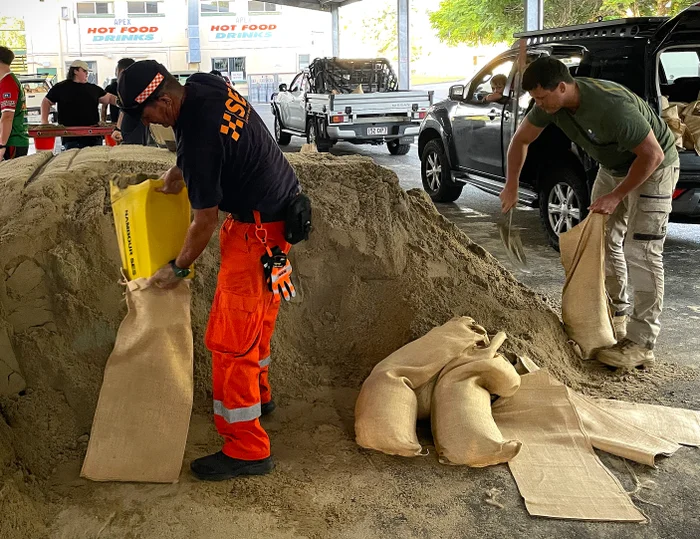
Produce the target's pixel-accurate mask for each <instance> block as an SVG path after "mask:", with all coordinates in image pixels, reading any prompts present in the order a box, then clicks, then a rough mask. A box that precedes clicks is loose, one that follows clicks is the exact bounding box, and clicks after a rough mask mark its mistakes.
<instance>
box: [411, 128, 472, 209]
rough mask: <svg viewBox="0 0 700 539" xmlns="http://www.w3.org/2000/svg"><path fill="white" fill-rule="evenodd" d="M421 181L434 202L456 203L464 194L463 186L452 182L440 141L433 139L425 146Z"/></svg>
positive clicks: (422, 156)
mask: <svg viewBox="0 0 700 539" xmlns="http://www.w3.org/2000/svg"><path fill="white" fill-rule="evenodd" d="M420 161H421V166H420V172H421V179H422V180H423V189H425V192H426V193H428V195H429V196H430V198H431V199H432V201H433V202H454V201H455V200H457V199H458V198H459V196H460V195H461V194H462V188H463V187H464V186H463V185H461V184H458V183H455V182H454V181H453V180H452V172H451V171H450V166H449V164H448V162H447V155H445V150H444V148H443V146H442V142H441V141H440V140H439V139H433V140H431V141H430V142H428V144H426V145H425V148H424V149H423V154H422V155H421V160H420Z"/></svg>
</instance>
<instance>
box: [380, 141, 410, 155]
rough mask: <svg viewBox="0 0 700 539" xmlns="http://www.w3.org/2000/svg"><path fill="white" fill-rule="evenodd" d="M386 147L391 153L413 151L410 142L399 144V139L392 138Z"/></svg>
mask: <svg viewBox="0 0 700 539" xmlns="http://www.w3.org/2000/svg"><path fill="white" fill-rule="evenodd" d="M386 147H387V148H388V149H389V153H390V154H391V155H406V154H407V153H408V152H410V151H411V145H410V144H399V141H398V140H390V141H389V142H387V143H386Z"/></svg>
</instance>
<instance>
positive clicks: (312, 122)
mask: <svg viewBox="0 0 700 539" xmlns="http://www.w3.org/2000/svg"><path fill="white" fill-rule="evenodd" d="M318 127H319V126H318V120H316V119H315V118H309V124H308V126H307V127H306V143H307V144H315V145H316V149H317V150H318V151H319V152H327V151H329V150H330V149H331V146H333V144H331V142H330V141H329V140H327V139H325V138H323V137H321V136H320V135H319V129H318Z"/></svg>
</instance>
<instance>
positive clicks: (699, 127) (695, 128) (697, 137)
mask: <svg viewBox="0 0 700 539" xmlns="http://www.w3.org/2000/svg"><path fill="white" fill-rule="evenodd" d="M683 123H685V126H686V133H687V134H688V137H687V139H688V140H687V144H686V149H688V150H695V151H696V152H697V153H698V155H700V101H695V102H693V103H690V104H689V105H688V106H687V107H686V108H685V110H684V111H683Z"/></svg>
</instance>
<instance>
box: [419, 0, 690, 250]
mask: <svg viewBox="0 0 700 539" xmlns="http://www.w3.org/2000/svg"><path fill="white" fill-rule="evenodd" d="M515 37H518V38H520V39H521V40H524V45H525V47H526V50H525V53H526V60H525V65H526V64H527V62H530V61H532V60H534V59H536V58H538V57H540V56H546V55H551V56H553V57H556V58H558V59H560V60H562V61H563V62H564V63H566V64H567V65H568V66H569V69H570V71H571V73H572V75H573V76H574V77H577V76H579V77H592V78H599V79H606V80H611V81H614V82H618V83H620V84H623V85H625V86H626V87H627V88H629V89H631V90H632V91H634V92H635V93H637V94H638V95H639V96H641V97H642V98H643V99H645V100H646V101H647V102H648V103H649V104H650V105H651V106H652V108H653V109H654V110H656V111H658V112H659V114H660V113H661V111H662V107H663V106H664V102H665V99H663V97H665V98H666V99H668V101H670V102H684V103H690V102H693V101H696V100H698V98H699V96H698V94H699V93H700V4H696V5H695V6H692V7H690V8H688V9H686V10H685V11H683V12H682V13H680V14H679V15H678V16H676V17H675V18H672V19H669V18H667V17H638V18H630V19H621V20H613V21H601V22H596V23H591V24H584V25H580V26H572V27H565V28H552V29H547V30H541V31H537V32H528V33H523V34H518V35H516V36H515ZM520 43H521V42H520V41H518V42H516V43H515V44H514V45H513V47H512V49H511V50H509V51H507V52H505V53H503V54H501V55H499V56H497V57H496V58H495V59H494V60H493V61H492V62H490V63H489V64H488V65H487V66H486V67H485V68H483V69H482V70H481V71H480V72H479V73H477V75H476V76H475V77H474V78H473V79H472V80H471V81H470V82H469V83H468V84H466V85H458V86H453V87H452V88H450V93H449V98H448V99H446V100H445V101H443V102H441V103H437V104H435V105H434V106H433V107H432V108H431V109H430V111H429V113H428V116H427V117H426V119H425V120H424V121H423V124H422V125H421V132H420V136H419V140H418V152H419V156H420V158H421V175H422V179H423V187H424V189H425V190H426V191H427V193H428V194H429V195H430V197H431V198H432V199H433V200H434V201H435V202H447V201H454V200H456V199H457V198H458V197H459V196H460V194H461V192H462V188H463V187H464V185H465V184H466V183H469V184H472V185H475V186H476V187H479V188H480V189H482V190H484V191H486V192H488V193H491V194H494V195H498V194H499V193H500V192H501V190H502V189H503V186H504V183H505V166H506V155H507V151H508V145H509V144H510V140H511V138H512V136H513V134H514V133H515V130H516V129H517V126H518V125H519V123H520V121H521V120H522V118H524V117H525V116H526V114H527V112H528V111H529V110H530V108H531V107H532V106H534V102H533V100H531V99H530V96H529V94H527V93H525V92H522V91H520V89H519V80H520V78H521V73H519V67H518V66H519V65H520V64H521V62H520V61H519V58H518V57H519V49H520ZM496 75H505V76H506V77H507V83H506V87H505V91H504V93H503V99H501V100H499V101H496V102H492V101H488V100H486V99H485V96H486V95H488V94H489V93H491V91H492V88H491V85H490V81H491V80H492V79H493V77H494V76H496ZM679 154H680V159H681V172H680V180H679V182H678V185H677V189H676V191H675V193H674V195H673V214H674V215H682V216H686V217H692V218H700V156H698V154H697V152H696V151H694V150H681V149H679ZM597 171H598V164H597V163H596V162H595V161H594V160H593V159H591V158H590V157H589V156H588V155H587V154H586V153H585V152H584V151H583V150H582V149H581V148H580V147H578V146H576V145H574V144H572V142H571V141H570V140H569V139H568V138H567V137H566V136H565V135H564V134H563V133H562V132H561V131H560V130H559V129H558V128H557V127H556V126H554V125H552V126H549V127H548V128H547V129H545V131H544V132H543V133H542V135H540V137H539V138H538V139H537V141H535V143H534V144H532V145H531V147H530V151H529V153H528V157H527V160H526V162H525V167H524V169H523V172H522V174H521V178H520V191H519V196H520V202H521V203H522V204H525V205H528V206H532V207H539V210H540V217H541V220H542V224H543V226H544V228H545V230H546V232H547V234H548V236H549V239H550V242H551V244H552V245H553V246H554V247H555V248H557V247H558V244H559V234H561V233H562V232H566V231H567V230H569V229H571V228H573V227H574V226H575V225H576V224H578V223H579V222H580V221H581V220H582V219H584V218H585V216H586V214H587V213H588V210H587V208H588V206H589V205H590V202H591V200H590V194H591V188H592V186H593V182H594V180H595V177H596V174H597Z"/></svg>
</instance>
